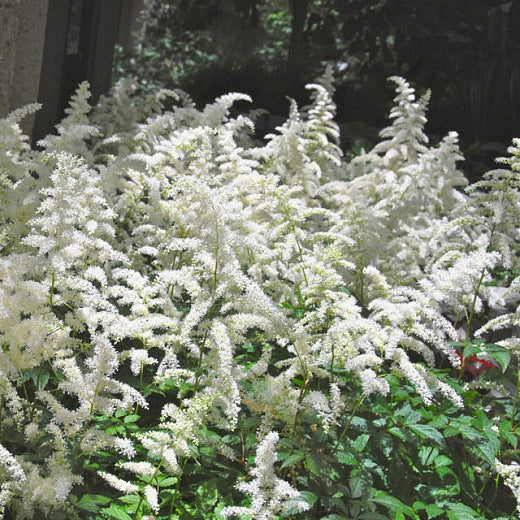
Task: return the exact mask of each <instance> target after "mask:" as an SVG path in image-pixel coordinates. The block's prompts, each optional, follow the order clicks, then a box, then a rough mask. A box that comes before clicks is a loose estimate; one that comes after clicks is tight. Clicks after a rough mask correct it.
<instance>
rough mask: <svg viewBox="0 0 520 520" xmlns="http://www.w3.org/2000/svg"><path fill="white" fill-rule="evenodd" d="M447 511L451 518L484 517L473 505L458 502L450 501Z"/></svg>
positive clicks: (474, 518)
mask: <svg viewBox="0 0 520 520" xmlns="http://www.w3.org/2000/svg"><path fill="white" fill-rule="evenodd" d="M446 505H447V506H448V511H447V512H446V513H447V515H448V518H449V520H480V519H481V518H482V517H481V516H480V515H479V514H478V513H477V512H476V511H475V510H474V509H472V508H471V507H469V506H467V505H465V504H459V503H456V502H448V503H447V504H446Z"/></svg>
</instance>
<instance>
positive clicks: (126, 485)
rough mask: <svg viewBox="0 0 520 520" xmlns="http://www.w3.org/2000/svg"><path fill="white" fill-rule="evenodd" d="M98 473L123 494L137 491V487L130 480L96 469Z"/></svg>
mask: <svg viewBox="0 0 520 520" xmlns="http://www.w3.org/2000/svg"><path fill="white" fill-rule="evenodd" d="M98 475H99V476H100V477H103V478H104V479H105V480H106V481H107V482H108V483H109V484H110V485H111V486H112V487H113V488H114V489H117V490H118V491H121V492H122V493H124V494H125V495H130V494H131V493H137V492H138V491H139V487H138V486H136V485H135V484H132V483H131V482H127V481H126V480H122V479H120V478H119V477H116V476H115V475H112V473H108V472H106V471H98Z"/></svg>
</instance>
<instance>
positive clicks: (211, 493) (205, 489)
mask: <svg viewBox="0 0 520 520" xmlns="http://www.w3.org/2000/svg"><path fill="white" fill-rule="evenodd" d="M195 495H196V496H197V502H198V504H199V506H200V509H202V511H209V510H211V509H213V506H214V505H215V504H216V503H217V500H218V497H219V493H218V488H217V481H216V479H214V478H213V479H211V480H206V481H205V482H203V483H202V484H201V485H200V486H198V487H197V490H196V491H195Z"/></svg>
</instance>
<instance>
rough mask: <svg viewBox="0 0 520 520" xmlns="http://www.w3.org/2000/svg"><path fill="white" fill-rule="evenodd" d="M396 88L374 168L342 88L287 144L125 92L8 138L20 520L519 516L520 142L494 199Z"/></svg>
mask: <svg viewBox="0 0 520 520" xmlns="http://www.w3.org/2000/svg"><path fill="white" fill-rule="evenodd" d="M392 81H393V83H394V84H395V87H396V97H395V100H394V103H395V104H394V107H393V108H392V110H391V113H390V118H391V120H392V122H391V124H390V126H388V127H387V128H385V129H384V130H382V132H381V134H380V136H381V141H380V142H379V143H378V144H377V145H376V146H375V147H374V148H373V149H372V150H369V151H365V150H361V151H360V152H359V153H358V154H357V155H355V156H351V157H350V158H349V160H346V159H345V158H344V157H343V153H342V150H341V148H340V147H339V128H338V125H337V124H336V123H335V122H334V114H335V105H334V103H333V100H332V78H331V76H330V73H327V74H326V76H325V77H324V78H322V80H321V81H320V82H317V83H315V84H311V85H309V86H308V88H309V90H310V91H311V104H310V105H309V106H307V107H304V108H299V107H298V105H297V104H296V102H295V101H292V102H291V107H290V113H289V117H288V119H287V121H286V122H285V123H283V124H282V125H281V126H279V127H278V128H277V129H276V131H275V132H274V133H272V134H270V135H268V136H266V138H265V140H264V141H260V140H258V139H256V138H255V135H254V122H253V121H252V120H251V119H250V118H249V117H247V116H245V115H232V114H233V104H234V103H235V102H237V101H242V102H243V101H247V100H248V99H249V98H248V96H245V95H243V94H237V93H231V94H228V95H225V96H221V97H219V98H218V99H217V100H215V102H214V103H211V104H209V105H207V106H206V107H204V108H203V109H202V110H198V109H197V108H195V105H194V104H193V102H192V101H191V99H190V98H189V96H187V95H186V94H185V93H184V92H180V91H170V90H162V91H160V92H157V93H154V94H151V95H149V96H147V97H145V98H132V97H131V96H130V93H129V91H128V88H129V86H128V84H125V83H124V82H123V83H121V84H119V85H118V86H117V87H115V89H114V91H113V92H112V94H111V95H110V96H108V97H106V98H103V99H102V100H101V102H100V103H99V104H98V106H96V107H93V108H92V107H90V105H89V104H88V98H89V90H88V85H87V84H82V85H81V86H80V87H79V88H78V90H77V92H76V94H75V96H74V97H73V99H72V102H71V105H70V108H69V109H68V112H67V117H66V118H65V119H64V120H63V121H62V122H61V123H60V124H59V125H58V127H57V130H58V133H57V135H53V136H48V137H47V138H45V139H44V140H42V141H41V142H40V149H39V150H31V149H30V147H29V146H28V145H27V139H26V138H25V137H24V136H23V135H22V133H21V131H20V129H19V127H18V121H19V117H18V116H19V115H23V114H14V115H11V116H10V117H8V118H7V119H4V120H3V121H1V122H0V166H1V172H0V173H1V175H0V198H1V200H2V201H5V204H2V205H1V206H0V219H1V221H2V232H1V234H0V281H1V283H0V341H1V344H2V350H1V351H0V512H1V513H2V514H3V515H4V518H14V519H20V520H22V519H36V518H49V519H51V518H52V519H56V520H60V519H66V518H67V519H72V518H76V519H101V518H112V519H119V520H128V519H135V520H137V519H140V520H149V519H152V518H157V519H166V518H171V519H173V518H177V519H185V518H201V519H204V518H206V519H209V518H211V519H214V518H217V519H219V518H221V519H223V518H229V517H235V518H241V519H257V520H261V519H265V520H267V519H277V518H295V519H296V518H305V519H316V520H318V519H321V520H333V519H335V520H339V519H350V518H355V519H360V520H361V519H365V520H366V519H375V520H378V519H383V518H391V519H395V520H401V519H403V518H411V519H417V520H423V519H428V520H429V519H433V518H447V519H449V520H451V519H459V518H464V519H466V518H467V519H481V518H484V519H488V520H492V519H495V520H498V519H500V520H503V519H513V518H514V515H515V510H516V511H518V507H519V506H518V502H517V500H518V496H519V495H518V465H517V464H516V462H515V458H517V457H518V453H519V452H518V440H519V436H520V410H519V407H518V402H519V389H520V378H519V372H518V361H517V360H518V352H519V343H518V339H517V327H518V323H519V318H518V308H517V303H518V298H516V295H517V294H518V293H517V291H518V287H519V285H520V282H519V280H520V275H519V272H518V262H517V254H518V248H519V239H520V237H519V235H518V229H519V219H520V204H519V203H520V196H519V191H518V190H519V187H520V183H519V177H518V175H519V162H518V158H519V153H518V150H519V145H520V142H519V141H518V140H515V141H514V143H513V146H512V147H511V148H510V153H511V156H510V157H509V158H505V159H503V160H502V163H503V164H504V168H503V169H500V170H495V171H492V172H489V173H488V174H487V175H486V176H485V177H484V179H483V180H482V181H480V182H479V183H476V184H474V185H469V186H468V182H467V180H466V178H465V177H464V175H463V174H462V173H461V171H460V170H459V169H458V163H459V161H461V160H462V156H461V154H460V151H459V149H458V141H457V135H456V133H450V134H448V135H447V136H446V137H445V138H444V139H442V140H441V141H440V142H439V143H437V144H434V145H431V144H430V143H429V142H428V138H427V136H426V134H425V132H424V124H425V123H426V111H427V104H428V99H429V94H427V95H426V96H423V97H421V98H419V99H417V98H416V96H415V92H414V90H413V89H412V88H411V87H410V86H409V84H408V83H407V82H406V81H405V80H404V79H403V78H400V77H394V78H392ZM27 110H28V111H30V110H32V107H29V108H28V109H27ZM515 298H516V299H515ZM403 478H406V479H407V483H408V484H407V486H402V482H403Z"/></svg>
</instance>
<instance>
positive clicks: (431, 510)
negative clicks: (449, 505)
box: [425, 504, 444, 520]
mask: <svg viewBox="0 0 520 520" xmlns="http://www.w3.org/2000/svg"><path fill="white" fill-rule="evenodd" d="M425 511H426V514H427V515H428V520H431V519H432V518H437V517H438V516H441V515H442V514H443V513H444V510H442V509H441V508H440V507H439V506H437V505H436V504H428V505H427V506H426V507H425Z"/></svg>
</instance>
